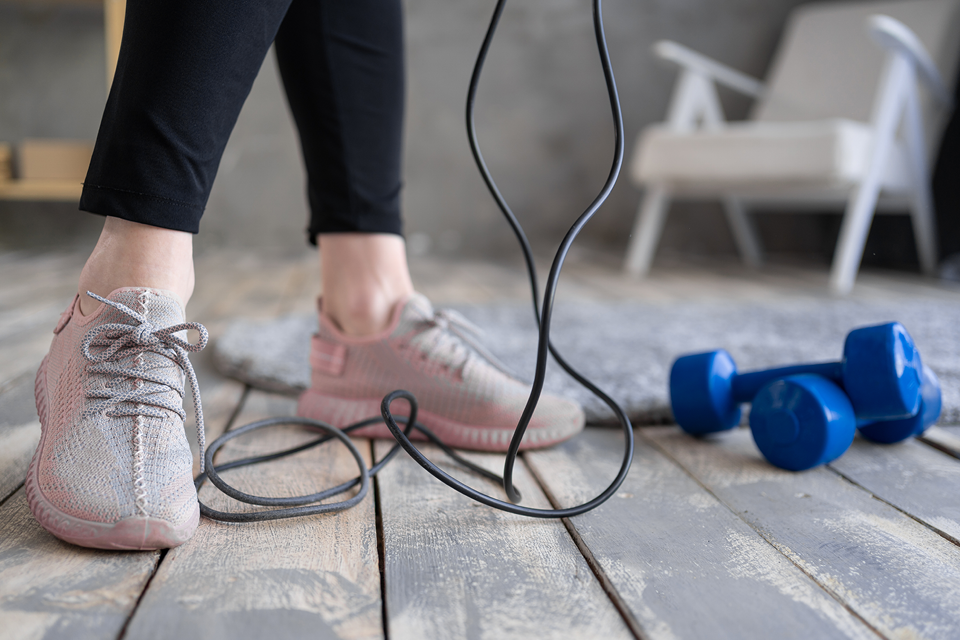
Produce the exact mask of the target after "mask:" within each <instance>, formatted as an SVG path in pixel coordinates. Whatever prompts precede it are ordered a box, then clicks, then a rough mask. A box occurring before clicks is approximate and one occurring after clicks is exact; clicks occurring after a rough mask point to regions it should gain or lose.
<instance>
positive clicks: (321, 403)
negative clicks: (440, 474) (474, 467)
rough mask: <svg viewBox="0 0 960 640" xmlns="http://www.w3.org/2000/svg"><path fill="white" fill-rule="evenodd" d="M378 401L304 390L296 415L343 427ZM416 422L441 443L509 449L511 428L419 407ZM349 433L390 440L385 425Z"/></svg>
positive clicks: (563, 433)
mask: <svg viewBox="0 0 960 640" xmlns="http://www.w3.org/2000/svg"><path fill="white" fill-rule="evenodd" d="M381 401H382V400H381V399H379V398H358V399H351V400H347V399H344V398H337V397H334V396H325V395H323V394H321V393H317V392H315V391H313V390H307V391H305V392H303V394H302V395H301V396H300V400H299V402H298V403H297V415H298V416H301V417H304V418H310V419H313V420H320V421H321V422H326V423H328V424H331V425H333V426H335V427H338V428H343V427H346V426H348V425H350V424H354V423H356V422H360V421H361V420H364V419H365V418H370V417H373V416H379V415H380V403H381ZM417 421H418V422H420V423H422V424H423V425H424V426H426V427H427V428H428V429H430V430H431V431H433V432H434V433H435V434H436V435H437V437H439V438H440V439H441V440H442V441H443V443H444V444H446V445H448V446H450V447H454V448H455V449H471V450H474V451H492V452H505V451H507V450H508V449H509V448H510V440H511V439H512V438H513V432H514V427H511V428H509V429H503V428H496V427H477V426H473V425H468V424H462V423H459V422H456V421H454V420H450V419H448V418H444V417H442V416H438V415H436V414H434V413H431V412H430V411H425V410H423V409H421V410H420V411H419V412H418V413H417ZM582 430H583V421H582V420H581V421H580V422H579V423H571V424H569V425H560V426H557V427H554V428H552V429H529V428H528V429H527V432H526V433H525V434H524V440H523V442H522V443H521V444H520V450H528V449H539V448H543V447H549V446H551V445H554V444H557V443H559V442H563V441H564V440H568V439H569V438H571V437H573V436H574V435H576V434H577V433H579V432H580V431H582ZM351 435H355V436H361V437H367V438H387V439H390V440H392V439H393V434H392V433H390V430H389V429H388V428H387V425H385V424H377V425H372V426H369V427H364V428H362V429H357V430H356V431H353V432H351ZM411 440H426V437H425V436H423V435H422V434H420V433H419V432H416V431H414V432H413V433H412V434H411Z"/></svg>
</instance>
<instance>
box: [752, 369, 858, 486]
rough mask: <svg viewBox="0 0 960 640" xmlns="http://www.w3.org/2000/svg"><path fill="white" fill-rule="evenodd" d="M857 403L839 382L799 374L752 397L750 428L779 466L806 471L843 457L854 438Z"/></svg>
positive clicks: (757, 440) (759, 444) (769, 385)
mask: <svg viewBox="0 0 960 640" xmlns="http://www.w3.org/2000/svg"><path fill="white" fill-rule="evenodd" d="M856 430H857V421H856V418H855V417H854V414H853V406H852V405H851V404H850V400H849V399H848V398H847V395H846V394H845V393H844V392H843V390H842V389H841V388H840V387H839V386H838V385H837V384H836V383H834V382H832V381H830V380H828V379H826V378H824V377H822V376H818V375H813V374H799V375H794V376H788V377H786V378H782V379H780V380H774V381H773V382H770V383H768V384H767V385H766V386H764V387H763V388H762V389H761V390H760V392H759V393H758V394H757V396H756V397H755V398H754V399H753V405H752V407H751V409H750V431H751V432H752V433H753V440H754V442H755V443H756V444H757V448H758V449H760V453H762V454H763V456H764V457H765V458H766V459H767V460H768V461H769V462H770V464H773V465H774V466H777V467H780V468H781V469H787V470H790V471H803V470H805V469H811V468H813V467H816V466H819V465H821V464H826V463H828V462H830V461H832V460H835V459H836V458H838V457H840V456H841V455H842V454H843V452H844V451H846V450H847V449H848V448H849V447H850V444H851V443H852V442H853V437H854V435H855V434H856Z"/></svg>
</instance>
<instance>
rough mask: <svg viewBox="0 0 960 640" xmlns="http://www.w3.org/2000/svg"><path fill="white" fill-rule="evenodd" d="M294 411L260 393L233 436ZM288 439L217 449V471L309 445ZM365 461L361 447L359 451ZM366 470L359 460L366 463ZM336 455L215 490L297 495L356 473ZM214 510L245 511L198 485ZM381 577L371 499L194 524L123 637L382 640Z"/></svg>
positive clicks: (287, 463)
mask: <svg viewBox="0 0 960 640" xmlns="http://www.w3.org/2000/svg"><path fill="white" fill-rule="evenodd" d="M294 408H295V404H294V401H292V400H290V399H286V398H281V397H279V396H273V395H269V394H265V393H262V392H252V393H251V394H250V395H249V397H248V398H247V402H246V404H245V406H244V410H243V412H242V414H241V415H240V416H239V418H238V424H245V423H247V422H249V421H252V420H255V419H259V418H262V417H267V416H274V415H284V414H286V415H290V414H291V413H292V412H293V410H294ZM312 437H313V436H312V434H309V435H308V434H306V433H305V432H304V431H302V430H299V429H295V428H290V429H280V430H272V431H270V432H269V433H263V434H262V435H260V434H254V435H252V436H250V437H249V438H246V439H242V441H241V442H238V441H234V442H231V443H230V444H228V445H227V446H226V447H224V449H223V451H222V453H223V456H222V458H221V459H222V460H229V459H235V458H238V457H246V456H247V455H254V454H259V453H263V452H266V451H275V450H278V449H281V448H285V447H287V446H292V445H293V444H295V443H297V442H303V441H305V440H306V439H309V438H312ZM358 444H361V450H364V449H365V450H366V453H369V445H368V444H367V443H366V441H362V440H361V441H358ZM368 462H369V460H368ZM355 470H356V465H355V463H354V462H353V459H352V457H351V456H350V455H349V453H348V452H347V451H346V449H344V448H343V447H342V446H329V447H328V446H324V447H322V448H320V449H314V450H311V451H308V452H304V453H301V454H298V455H297V456H295V457H292V458H285V459H284V460H283V461H282V462H281V463H278V464H275V465H273V466H272V467H264V466H260V467H252V468H250V467H248V468H244V469H237V470H234V471H230V472H227V474H225V478H227V479H228V481H233V482H235V483H236V485H237V486H238V487H239V488H241V489H244V490H249V491H251V492H254V493H260V494H262V495H278V496H279V495H299V494H306V493H313V492H315V491H318V490H319V489H320V488H323V487H328V486H333V485H335V484H338V483H339V482H342V481H343V480H346V479H348V478H350V477H352V476H353V475H355V473H356V471H355ZM200 496H201V500H203V501H204V502H206V503H207V504H209V505H210V506H211V507H212V508H214V509H221V510H249V507H248V506H246V505H243V506H238V504H237V503H236V502H234V501H233V500H231V499H230V498H228V497H226V496H224V495H223V494H221V493H219V492H218V491H216V490H215V489H214V488H213V487H211V486H210V485H209V484H207V485H206V486H204V487H203V489H202V490H201V492H200ZM381 611H382V606H381V598H380V572H379V562H378V551H377V533H376V513H375V505H374V500H373V491H371V492H370V494H369V495H368V497H367V498H366V499H365V500H364V501H363V502H361V503H360V504H359V505H358V506H357V507H355V508H353V509H350V510H348V511H346V512H343V513H340V514H334V515H326V516H314V517H309V518H293V519H289V520H274V521H268V522H262V523H255V524H242V525H236V524H224V523H218V522H213V521H211V520H207V519H201V522H200V527H199V528H198V529H197V533H196V534H195V535H194V537H193V538H192V539H191V540H189V541H188V542H187V543H186V544H184V545H182V546H180V547H177V548H176V549H173V550H171V551H170V552H169V553H168V554H167V556H166V557H165V558H164V561H163V563H162V564H161V566H160V568H159V569H158V571H157V573H156V576H155V578H154V579H153V581H152V582H151V583H150V587H149V589H147V591H146V592H145V594H144V597H143V600H142V602H141V604H140V606H139V607H138V608H137V611H136V613H135V615H134V617H133V619H132V620H131V623H130V627H129V630H128V637H130V638H137V639H141V638H143V639H148V638H164V639H165V638H178V639H183V640H186V639H189V638H204V639H208V638H211V637H213V638H221V637H222V638H231V639H232V640H245V639H248V638H250V639H253V638H270V639H271V640H279V639H282V638H302V637H307V636H309V637H313V638H335V637H339V638H344V639H364V638H382V637H383V626H382V619H381Z"/></svg>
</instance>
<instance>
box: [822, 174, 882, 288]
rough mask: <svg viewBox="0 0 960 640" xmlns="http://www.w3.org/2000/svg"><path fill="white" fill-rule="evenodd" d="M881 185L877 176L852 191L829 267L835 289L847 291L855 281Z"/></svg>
mask: <svg viewBox="0 0 960 640" xmlns="http://www.w3.org/2000/svg"><path fill="white" fill-rule="evenodd" d="M879 195H880V185H879V184H878V182H877V181H876V180H869V179H868V180H864V181H863V182H862V183H861V184H860V186H859V187H857V189H856V191H855V192H854V194H853V197H852V198H851V199H850V201H849V203H848V204H847V210H846V211H845V212H844V214H843V224H842V225H841V227H840V238H839V239H838V240H837V250H836V255H834V257H833V267H832V268H831V270H830V289H832V290H833V292H834V293H838V294H847V293H850V290H851V289H853V281H854V280H855V279H856V277H857V270H858V269H859V268H860V260H861V258H863V247H864V245H865V244H866V243H867V233H868V232H869V231H870V223H871V222H872V221H873V212H874V210H875V209H876V207H877V198H878V197H879Z"/></svg>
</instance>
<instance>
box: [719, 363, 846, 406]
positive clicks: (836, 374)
mask: <svg viewBox="0 0 960 640" xmlns="http://www.w3.org/2000/svg"><path fill="white" fill-rule="evenodd" d="M801 373H813V374H816V375H819V376H823V377H824V378H827V379H828V380H831V381H833V382H835V383H837V384H838V385H839V386H840V388H841V389H842V388H843V363H842V362H819V363H813V364H796V365H791V366H789V367H779V368H777V369H764V370H763V371H750V372H748V373H738V374H736V375H735V376H734V378H733V380H732V381H731V392H732V393H733V400H734V402H737V403H742V402H752V401H753V399H754V398H755V397H756V396H757V394H758V393H760V389H762V388H763V387H764V385H766V384H767V383H768V382H773V381H774V380H779V379H781V378H786V377H787V376H793V375H797V374H801Z"/></svg>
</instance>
